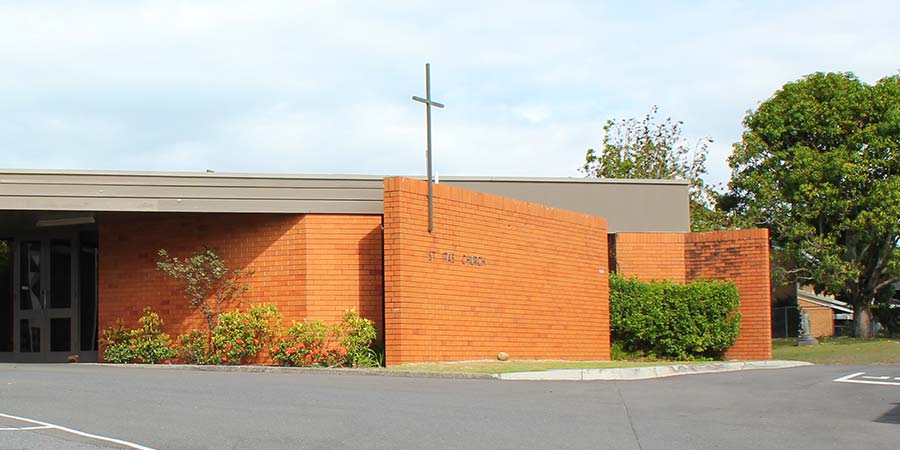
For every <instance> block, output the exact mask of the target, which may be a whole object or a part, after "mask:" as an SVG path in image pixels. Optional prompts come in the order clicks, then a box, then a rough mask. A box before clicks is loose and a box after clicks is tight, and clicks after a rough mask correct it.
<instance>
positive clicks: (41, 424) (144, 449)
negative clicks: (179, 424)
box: [0, 413, 154, 450]
mask: <svg viewBox="0 0 900 450" xmlns="http://www.w3.org/2000/svg"><path fill="white" fill-rule="evenodd" d="M0 417H5V418H7V419H13V420H18V421H22V422H28V423H33V424H35V425H38V426H36V427H20V428H10V429H4V428H0V431H28V430H47V429H53V430H59V431H63V432H66V433H70V434H74V435H76V436H82V437H86V438H89V439H96V440H98V441H105V442H112V443H113V444H119V445H124V446H125V447H129V448H134V449H137V450H154V449H152V448H150V447H144V446H143V445H139V444H135V443H134V442H128V441H123V440H121V439H116V438H111V437H106V436H99V435H96V434H91V433H85V432H84V431H78V430H74V429H72V428H67V427H63V426H59V425H54V424H52V423H48V422H41V421H40V420H34V419H27V418H25V417H19V416H13V415H10V414H3V413H0Z"/></svg>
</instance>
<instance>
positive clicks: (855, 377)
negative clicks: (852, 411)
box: [834, 372, 900, 387]
mask: <svg viewBox="0 0 900 450" xmlns="http://www.w3.org/2000/svg"><path fill="white" fill-rule="evenodd" d="M865 374H866V373H865V372H856V373H851V374H850V375H846V376H843V377H840V378H835V379H834V381H837V382H839V383H859V384H879V385H883V386H897V387H900V383H898V382H894V381H889V380H890V379H891V377H889V376H863V375H865ZM860 378H866V379H865V380H863V379H860ZM894 379H895V380H898V381H900V377H895V378H894ZM872 380H879V381H872Z"/></svg>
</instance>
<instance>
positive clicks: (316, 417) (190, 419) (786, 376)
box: [0, 364, 900, 450]
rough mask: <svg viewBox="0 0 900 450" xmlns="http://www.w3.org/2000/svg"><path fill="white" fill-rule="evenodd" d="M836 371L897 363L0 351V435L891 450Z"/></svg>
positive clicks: (279, 444) (861, 386)
mask: <svg viewBox="0 0 900 450" xmlns="http://www.w3.org/2000/svg"><path fill="white" fill-rule="evenodd" d="M859 373H863V374H862V375H859ZM851 374H857V375H855V376H854V377H853V378H852V379H856V380H873V381H880V380H884V378H883V377H888V379H891V380H893V379H895V378H898V377H900V366H881V367H874V366H873V367H836V366H830V367H829V366H814V367H803V368H796V369H784V370H758V371H746V372H733V373H724V374H713V375H694V376H683V377H674V378H665V379H656V380H646V381H624V382H511V381H494V380H446V379H415V378H393V377H373V376H353V375H349V376H341V375H305V374H256V373H219V372H198V371H176V370H169V369H164V370H160V369H134V368H117V367H98V366H89V365H13V364H0V414H3V415H5V417H0V449H12V448H15V449H19V448H29V449H42V448H48V449H51V448H52V449H98V448H140V447H129V446H128V445H125V444H116V443H112V442H109V441H102V440H97V439H93V438H90V437H85V436H84V435H78V434H73V433H72V432H70V431H74V432H80V433H89V434H90V435H94V436H99V437H101V438H109V439H120V440H123V441H127V442H129V443H131V444H133V445H136V446H144V447H146V448H154V449H217V450H218V449H253V450H263V449H299V448H311V449H319V448H321V449H328V448H341V449H462V448H467V449H624V450H630V449H639V450H657V449H658V450H679V449H734V450H738V449H766V450H771V449H817V450H827V449H840V450H846V449H866V450H879V449H885V450H897V449H898V448H900V385H889V384H866V383H847V382H836V381H834V380H835V379H838V378H841V377H845V376H847V375H851ZM864 377H870V378H864ZM9 416H15V417H19V418H22V419H29V420H32V421H37V422H40V423H45V424H49V425H52V426H61V427H66V428H67V429H69V430H70V431H65V430H60V429H57V428H52V427H51V428H40V427H42V425H40V424H35V422H25V421H20V420H15V419H10V418H9ZM28 427H33V428H35V429H24V428H28Z"/></svg>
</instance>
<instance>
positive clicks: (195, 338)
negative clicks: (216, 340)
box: [178, 330, 217, 364]
mask: <svg viewBox="0 0 900 450" xmlns="http://www.w3.org/2000/svg"><path fill="white" fill-rule="evenodd" d="M211 348H212V347H211V339H210V337H209V334H207V333H206V332H203V331H200V330H191V331H189V332H187V333H185V334H182V335H179V336H178V357H179V358H181V359H182V360H184V362H186V363H188V364H215V363H216V362H217V360H216V354H215V352H213V351H212V350H211Z"/></svg>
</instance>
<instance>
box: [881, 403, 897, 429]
mask: <svg viewBox="0 0 900 450" xmlns="http://www.w3.org/2000/svg"><path fill="white" fill-rule="evenodd" d="M875 421H876V422H880V423H893V424H897V425H900V403H894V407H893V408H891V409H890V410H889V411H888V412H886V413H884V414H882V415H881V417H879V418H877V419H875Z"/></svg>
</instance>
